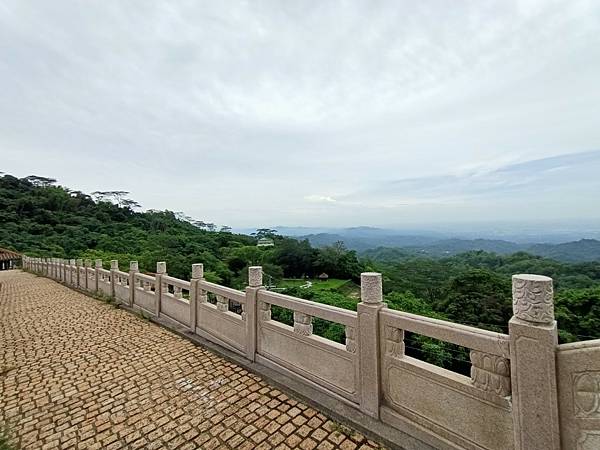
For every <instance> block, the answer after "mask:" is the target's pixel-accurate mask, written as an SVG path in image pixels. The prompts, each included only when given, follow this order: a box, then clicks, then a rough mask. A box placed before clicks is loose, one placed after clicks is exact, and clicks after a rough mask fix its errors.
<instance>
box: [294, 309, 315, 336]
mask: <svg viewBox="0 0 600 450" xmlns="http://www.w3.org/2000/svg"><path fill="white" fill-rule="evenodd" d="M312 332H313V326H312V316H309V315H308V314H304V313H301V312H299V311H294V333H297V334H300V335H302V336H310V335H311V334H312Z"/></svg>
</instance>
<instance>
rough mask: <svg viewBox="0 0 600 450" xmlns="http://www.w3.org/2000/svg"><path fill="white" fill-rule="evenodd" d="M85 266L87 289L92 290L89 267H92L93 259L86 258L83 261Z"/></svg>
mask: <svg viewBox="0 0 600 450" xmlns="http://www.w3.org/2000/svg"><path fill="white" fill-rule="evenodd" d="M83 266H84V268H85V270H84V271H83V273H84V275H85V290H86V291H89V290H90V276H89V273H88V272H89V269H90V268H91V267H92V260H91V259H86V260H85V261H83Z"/></svg>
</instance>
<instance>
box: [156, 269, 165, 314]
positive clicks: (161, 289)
mask: <svg viewBox="0 0 600 450" xmlns="http://www.w3.org/2000/svg"><path fill="white" fill-rule="evenodd" d="M166 274H167V263H166V262H164V261H161V262H157V263H156V285H155V289H156V292H155V294H156V308H155V310H154V314H155V315H156V317H158V316H159V315H160V307H161V302H162V296H163V294H164V293H165V291H166V289H165V287H166V286H164V285H163V282H162V277H163V276H164V275H166Z"/></svg>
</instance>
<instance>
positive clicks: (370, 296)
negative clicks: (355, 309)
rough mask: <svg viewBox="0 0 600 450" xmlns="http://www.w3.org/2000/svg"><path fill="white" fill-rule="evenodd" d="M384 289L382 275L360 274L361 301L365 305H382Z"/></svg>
mask: <svg viewBox="0 0 600 450" xmlns="http://www.w3.org/2000/svg"><path fill="white" fill-rule="evenodd" d="M382 297H383V287H382V283H381V274H380V273H375V272H364V273H361V274H360V300H361V301H362V302H363V303H374V304H377V303H381V299H382Z"/></svg>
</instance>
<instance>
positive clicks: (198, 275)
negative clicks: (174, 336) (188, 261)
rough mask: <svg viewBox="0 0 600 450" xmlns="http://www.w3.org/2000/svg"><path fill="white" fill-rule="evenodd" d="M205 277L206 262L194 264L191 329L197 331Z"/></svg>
mask: <svg viewBox="0 0 600 450" xmlns="http://www.w3.org/2000/svg"><path fill="white" fill-rule="evenodd" d="M203 279H204V264H201V263H197V264H192V279H191V280H190V331H191V332H192V333H195V332H196V324H197V323H198V318H197V317H198V303H199V302H201V301H202V300H201V297H202V296H203V293H204V290H203V289H201V288H200V282H201V281H202V280H203ZM204 302H206V294H205V293H204Z"/></svg>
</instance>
